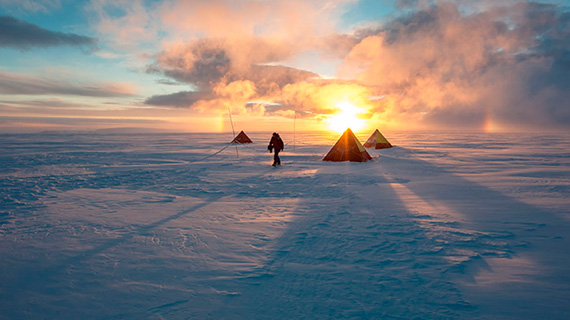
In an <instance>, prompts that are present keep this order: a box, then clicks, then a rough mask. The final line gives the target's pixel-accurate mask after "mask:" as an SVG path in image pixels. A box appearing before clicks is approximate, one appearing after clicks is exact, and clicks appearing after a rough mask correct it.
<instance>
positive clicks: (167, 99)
mask: <svg viewBox="0 0 570 320" xmlns="http://www.w3.org/2000/svg"><path fill="white" fill-rule="evenodd" d="M208 97H211V94H210V93H204V92H198V91H181V92H176V93H172V94H165V95H154V96H152V97H150V98H148V99H146V100H145V101H144V104H146V105H151V106H166V107H177V108H188V107H190V106H191V105H193V104H194V103H195V102H197V101H199V100H201V99H207V98H208Z"/></svg>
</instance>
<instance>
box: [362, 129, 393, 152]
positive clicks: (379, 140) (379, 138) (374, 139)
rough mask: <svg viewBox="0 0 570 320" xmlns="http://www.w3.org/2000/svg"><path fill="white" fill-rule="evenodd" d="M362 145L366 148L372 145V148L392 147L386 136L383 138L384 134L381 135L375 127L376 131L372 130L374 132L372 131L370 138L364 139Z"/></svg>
mask: <svg viewBox="0 0 570 320" xmlns="http://www.w3.org/2000/svg"><path fill="white" fill-rule="evenodd" d="M364 146H365V147H366V148H372V147H374V149H386V148H392V145H391V144H390V142H388V140H386V138H384V136H383V135H382V133H380V131H378V129H376V131H374V133H372V135H371V136H370V138H368V140H366V143H365V144H364Z"/></svg>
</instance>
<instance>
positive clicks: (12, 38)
mask: <svg viewBox="0 0 570 320" xmlns="http://www.w3.org/2000/svg"><path fill="white" fill-rule="evenodd" d="M0 31H1V32H0V47H7V48H15V49H21V50H28V49H31V48H34V47H35V48H38V47H40V48H41V47H43V48H45V47H55V46H78V47H84V48H89V49H91V50H93V49H94V48H95V44H96V42H97V40H96V39H94V38H91V37H85V36H80V35H77V34H74V33H63V32H58V31H51V30H47V29H44V28H42V27H40V26H38V25H35V24H31V23H29V22H26V21H22V20H18V19H16V18H13V17H9V16H0Z"/></svg>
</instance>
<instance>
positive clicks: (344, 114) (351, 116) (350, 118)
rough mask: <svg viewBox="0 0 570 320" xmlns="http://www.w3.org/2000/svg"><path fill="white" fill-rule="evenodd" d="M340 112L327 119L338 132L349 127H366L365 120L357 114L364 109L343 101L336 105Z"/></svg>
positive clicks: (330, 125) (355, 129)
mask: <svg viewBox="0 0 570 320" xmlns="http://www.w3.org/2000/svg"><path fill="white" fill-rule="evenodd" d="M335 107H336V108H337V109H338V110H339V113H337V114H335V115H333V116H332V117H330V118H328V119H327V122H328V123H329V127H330V128H331V129H332V130H334V131H337V132H344V130H346V129H347V128H350V129H352V130H353V131H357V130H360V129H362V127H364V120H362V119H359V118H358V117H357V115H358V114H359V113H362V110H361V109H360V108H358V107H356V106H355V105H353V104H352V103H350V102H348V101H341V102H339V103H337V104H336V106H335Z"/></svg>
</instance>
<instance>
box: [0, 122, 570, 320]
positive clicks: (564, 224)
mask: <svg viewBox="0 0 570 320" xmlns="http://www.w3.org/2000/svg"><path fill="white" fill-rule="evenodd" d="M248 135H249V136H250V137H251V138H252V140H253V141H254V144H252V145H242V146H238V152H239V158H238V157H237V156H236V150H235V146H230V147H228V148H226V149H224V150H223V151H222V152H220V153H219V154H216V155H215V156H212V157H210V158H207V157H208V156H210V155H212V154H214V153H216V152H217V151H219V150H220V149H222V148H224V147H226V146H227V144H226V143H225V142H224V141H226V140H227V141H229V140H231V136H227V135H224V134H214V135H212V134H149V135H128V134H114V135H83V134H62V135H59V134H51V135H4V136H0V148H1V149H2V153H1V156H0V161H1V163H2V169H0V170H1V171H0V178H1V185H0V188H1V189H0V190H1V193H2V198H1V204H2V205H1V208H2V209H1V211H0V241H1V242H2V246H1V248H0V258H1V259H0V261H1V262H0V283H1V285H0V310H1V311H0V318H2V319H33V318H53V319H55V318H57V319H67V318H69V319H77V318H82V319H244V318H250V319H294V318H299V319H302V318H311V319H331V318H335V319H338V318H353V319H414V318H418V319H430V318H432V319H433V318H437V319H446V318H449V319H466V318H476V319H501V318H504V319H536V318H538V317H541V318H542V317H544V318H549V319H565V318H568V317H569V316H570V308H569V307H568V306H567V303H566V298H565V297H566V296H567V294H568V293H569V292H570V279H569V277H568V275H566V270H567V269H568V267H569V266H570V259H569V253H568V250H567V248H569V246H568V245H569V243H568V239H567V236H566V235H567V234H568V231H569V230H568V229H569V228H568V227H569V226H568V220H569V217H570V215H569V213H570V212H569V209H568V208H570V200H569V197H568V190H569V189H568V188H569V186H570V166H569V164H570V153H568V152H567V151H566V150H570V149H568V145H569V144H570V137H568V136H564V135H544V136H538V137H536V136H532V139H530V137H531V136H530V135H526V136H525V135H506V134H502V135H501V134H494V135H491V134H476V133H468V134H457V133H450V134H415V133H394V134H390V135H387V134H386V133H385V135H386V136H387V138H388V139H389V140H390V142H391V143H392V144H394V145H396V146H397V147H395V148H393V149H388V150H378V151H376V150H372V151H370V154H371V155H372V156H373V157H374V158H375V160H374V161H373V162H368V163H330V162H322V161H320V160H321V158H322V156H324V154H325V153H326V152H327V151H328V150H329V149H330V147H331V146H332V144H334V142H335V137H334V136H328V135H325V134H309V133H307V134H299V133H298V134H297V138H298V139H299V141H296V142H295V148H294V150H293V145H292V144H293V143H292V142H291V141H290V139H291V137H290V135H288V134H286V133H285V134H282V136H283V138H284V140H285V142H289V144H288V145H287V146H286V149H285V152H284V153H282V161H283V166H281V167H278V168H273V167H271V166H270V164H271V162H272V156H271V155H270V154H269V153H267V150H266V144H267V141H265V140H268V138H269V136H270V135H269V134H268V133H265V134H262V133H259V134H256V133H253V134H250V133H248ZM364 136H366V134H364V135H362V136H359V138H361V140H362V139H363V138H365V137H364ZM379 153H380V154H381V156H380V157H378V155H379ZM205 158H207V159H205Z"/></svg>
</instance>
